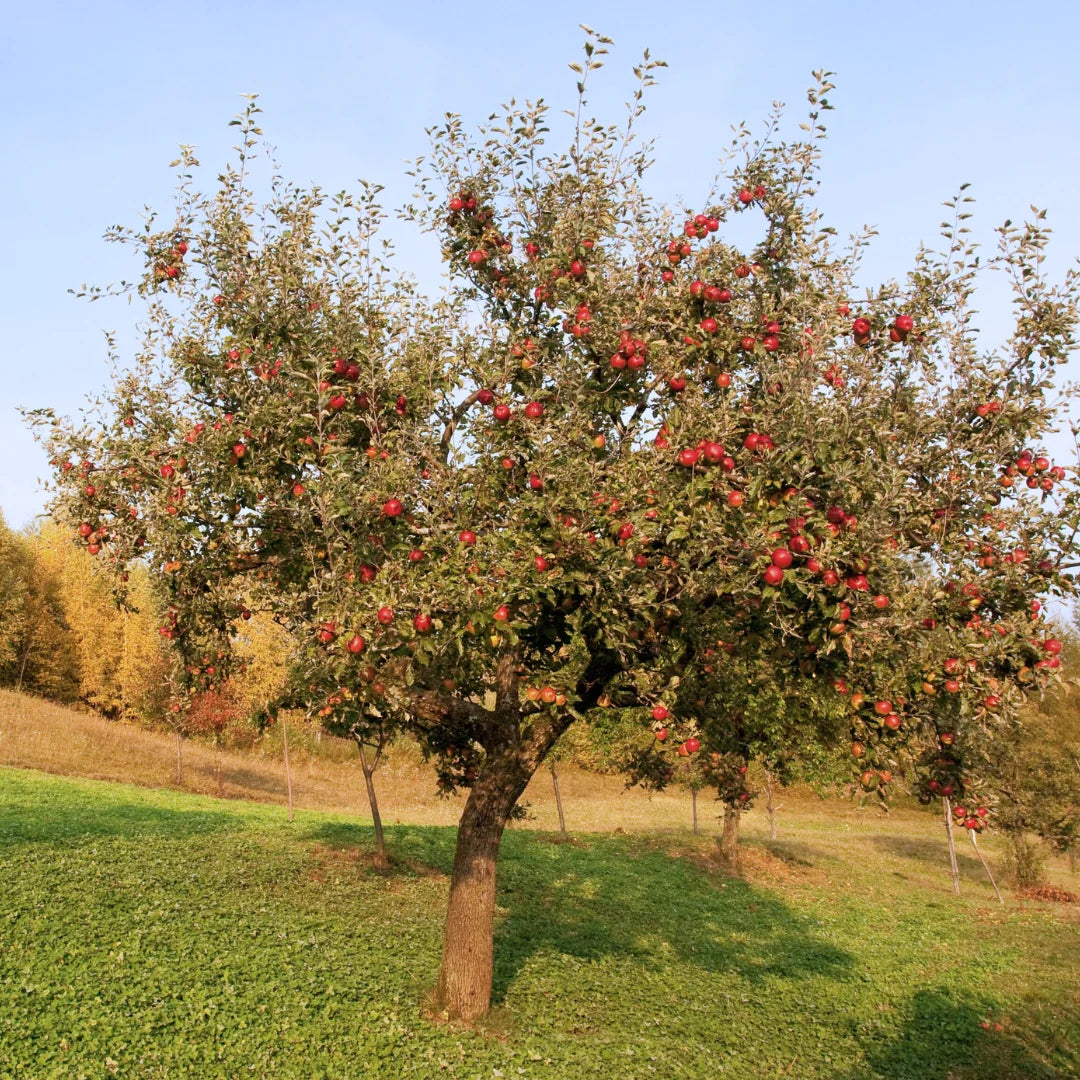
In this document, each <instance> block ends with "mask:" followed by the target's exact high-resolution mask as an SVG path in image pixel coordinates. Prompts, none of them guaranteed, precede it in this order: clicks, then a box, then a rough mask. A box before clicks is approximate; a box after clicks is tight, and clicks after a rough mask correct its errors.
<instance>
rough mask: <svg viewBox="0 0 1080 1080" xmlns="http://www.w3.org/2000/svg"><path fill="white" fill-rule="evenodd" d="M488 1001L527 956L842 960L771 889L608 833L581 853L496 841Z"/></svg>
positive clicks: (785, 963) (843, 955)
mask: <svg viewBox="0 0 1080 1080" xmlns="http://www.w3.org/2000/svg"><path fill="white" fill-rule="evenodd" d="M504 852H505V857H504V859H503V861H502V865H501V866H500V889H499V904H500V906H502V907H503V908H505V909H507V911H508V914H507V917H506V918H505V919H504V920H503V921H502V922H501V924H500V925H499V926H498V929H497V931H496V937H495V981H494V987H493V1000H494V1001H495V1002H500V1001H502V1000H503V998H504V997H505V996H506V994H507V992H508V990H509V988H510V986H511V985H512V984H513V982H514V980H515V978H516V977H517V975H518V973H519V972H520V971H521V970H522V968H523V967H525V965H526V964H527V963H528V962H529V960H530V958H531V957H532V956H533V955H535V954H543V953H560V954H563V955H565V956H570V957H573V958H575V959H577V960H586V961H588V960H598V959H600V958H602V957H608V956H615V957H619V958H625V959H628V960H632V961H633V962H634V963H635V964H637V965H641V966H644V967H645V968H646V969H654V970H658V971H659V970H664V969H666V968H667V967H669V966H670V965H671V964H672V963H678V964H680V965H684V964H690V965H693V966H696V967H699V968H701V969H702V970H704V971H709V972H731V973H732V974H737V975H738V976H740V977H741V978H743V979H746V980H748V981H749V982H751V983H752V984H753V983H760V982H761V981H762V980H764V979H766V978H767V977H777V976H779V977H783V978H802V977H808V976H822V975H825V976H827V977H828V978H831V979H838V980H842V979H846V978H847V977H848V973H849V972H850V971H851V969H852V967H853V963H854V961H853V958H852V956H851V955H850V954H849V953H847V952H845V951H843V950H842V949H838V948H836V947H835V946H833V945H830V944H828V943H827V942H825V941H823V940H822V939H821V938H820V937H818V936H817V935H816V934H814V933H813V931H812V930H811V929H810V928H809V927H808V926H807V923H806V920H805V919H802V918H800V917H798V916H796V915H795V914H794V913H793V912H792V911H791V910H790V909H789V908H788V907H787V906H786V905H785V904H783V903H781V902H780V901H779V900H777V899H776V897H775V896H773V895H772V894H770V893H768V892H765V891H762V890H759V889H755V888H754V887H752V886H751V885H748V884H747V883H746V882H745V881H742V880H741V879H739V878H733V877H724V876H720V875H716V874H710V873H708V872H707V871H705V870H702V869H700V868H699V867H698V866H696V865H694V863H692V862H690V861H689V860H686V859H680V858H674V857H672V856H671V855H669V854H666V853H665V852H663V851H658V850H655V849H648V848H645V847H644V846H643V845H636V850H635V845H634V844H633V842H632V841H622V840H619V839H614V838H609V837H603V838H601V837H592V838H589V840H588V842H587V843H586V844H585V845H583V846H581V847H577V846H571V845H551V844H544V845H540V844H537V843H536V841H535V839H533V838H531V837H529V836H528V835H527V834H524V833H518V832H515V833H513V834H510V835H509V836H508V837H507V839H506V840H504Z"/></svg>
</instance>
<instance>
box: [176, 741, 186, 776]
mask: <svg viewBox="0 0 1080 1080" xmlns="http://www.w3.org/2000/svg"><path fill="white" fill-rule="evenodd" d="M180 746H181V741H180V729H179V728H177V729H176V783H177V785H181V784H183V782H184V779H183V774H182V772H181V758H180Z"/></svg>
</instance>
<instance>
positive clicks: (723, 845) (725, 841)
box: [720, 806, 739, 870]
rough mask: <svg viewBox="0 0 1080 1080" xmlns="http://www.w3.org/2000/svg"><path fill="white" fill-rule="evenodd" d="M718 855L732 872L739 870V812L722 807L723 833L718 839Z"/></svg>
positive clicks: (735, 809) (732, 808)
mask: <svg viewBox="0 0 1080 1080" xmlns="http://www.w3.org/2000/svg"><path fill="white" fill-rule="evenodd" d="M720 854H721V856H722V857H723V859H724V862H726V863H727V864H728V866H730V867H731V869H732V870H737V869H738V868H739V810H738V808H737V807H734V806H725V807H724V832H723V835H722V836H721V837H720Z"/></svg>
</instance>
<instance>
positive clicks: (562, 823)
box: [551, 761, 566, 836]
mask: <svg viewBox="0 0 1080 1080" xmlns="http://www.w3.org/2000/svg"><path fill="white" fill-rule="evenodd" d="M551 784H552V787H554V788H555V807H556V809H557V810H558V811H559V832H561V833H562V834H563V836H565V835H566V818H565V817H563V808H562V792H560V791H559V774H558V773H557V772H556V771H555V762H554V761H553V762H552V763H551Z"/></svg>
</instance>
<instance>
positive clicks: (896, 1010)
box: [0, 769, 1080, 1080]
mask: <svg viewBox="0 0 1080 1080" xmlns="http://www.w3.org/2000/svg"><path fill="white" fill-rule="evenodd" d="M845 820H846V819H845ZM913 820H916V822H918V821H924V822H927V824H926V832H925V834H924V835H925V836H926V837H928V838H932V837H933V835H934V834H933V833H932V832H931V827H930V825H929V823H928V821H927V819H913ZM908 828H910V825H909V826H908ZM890 829H891V831H889V830H886V829H885V828H884V826H883V825H882V823H881V821H880V820H879V819H874V820H872V821H871V822H870V823H869V827H866V826H865V825H858V824H856V825H855V826H852V825H850V823H848V824H846V825H843V824H838V823H837V821H833V823H832V826H831V830H830V827H829V825H828V823H827V819H826V818H821V819H820V820H815V821H812V822H811V823H810V825H809V826H808V827H806V828H805V829H803V830H802V831H801V832H799V833H798V836H799V837H800V839H799V840H797V841H795V842H789V843H786V844H777V845H773V846H771V848H769V849H768V850H767V849H766V846H764V845H758V846H757V847H756V848H751V849H750V851H749V853H748V855H749V857H748V863H749V864H750V865H751V866H757V867H758V870H759V872H758V873H756V874H755V875H754V879H755V880H756V881H757V883H756V884H751V883H748V882H747V881H744V880H741V879H738V878H730V877H724V876H722V875H720V874H718V873H716V872H715V871H714V870H712V869H710V867H709V865H708V860H707V856H708V850H709V846H710V842H709V841H705V840H701V841H695V840H693V839H692V838H690V837H688V836H686V835H674V836H666V837H647V836H646V837H641V836H638V837H626V836H617V835H615V836H612V835H608V836H600V835H588V834H581V835H578V836H577V837H576V838H575V841H574V842H573V843H569V844H561V843H552V842H550V841H551V837H550V836H545V835H543V834H538V833H534V832H530V831H528V830H525V829H515V830H513V831H511V832H509V833H508V834H507V836H506V839H505V841H504V846H503V860H502V863H501V870H500V875H501V876H500V896H499V903H500V920H499V929H498V936H497V941H496V952H497V963H496V972H495V999H496V1009H495V1011H494V1013H493V1014H492V1018H491V1022H490V1024H489V1026H488V1028H487V1029H486V1030H485V1031H484V1032H482V1033H480V1032H472V1031H463V1030H455V1029H453V1028H450V1027H448V1026H446V1025H443V1024H439V1023H434V1022H431V1021H430V1020H428V1019H426V1018H425V1017H424V1015H423V1010H422V1002H423V998H424V995H425V993H426V991H427V989H428V988H429V987H430V986H431V985H432V983H433V981H434V978H435V973H436V969H437V966H438V960H439V948H440V935H441V929H442V918H443V905H444V903H445V895H446V877H445V875H446V873H447V872H448V870H449V867H450V862H451V858H452V845H453V830H450V829H444V828H437V827H414V826H397V827H393V828H391V829H389V830H388V834H389V844H390V848H391V851H392V853H393V856H394V868H393V870H392V871H391V872H389V873H386V874H380V873H377V872H376V871H375V870H374V869H372V867H371V865H370V862H369V861H368V860H367V858H366V853H367V851H368V850H369V844H370V841H371V833H370V829H368V828H365V827H363V826H362V825H358V824H356V823H355V822H350V821H347V820H345V819H342V818H337V817H333V816H331V815H326V814H316V813H301V814H299V815H298V816H297V819H296V821H295V822H293V823H291V824H290V823H289V822H288V821H287V820H286V818H285V815H284V812H283V811H281V810H280V809H279V808H276V807H271V806H263V805H253V804H245V803H237V802H224V801H219V800H213V799H209V798H203V797H196V796H188V795H182V794H178V793H173V792H165V791H155V790H147V789H142V788H134V787H128V786H124V785H114V784H105V783H100V782H96V781H88V780H71V779H60V778H55V777H50V776H45V775H42V774H38V773H33V772H21V771H17V770H10V769H0V1077H3V1078H8V1077H20V1078H27V1080H50V1078H61V1077H63V1078H65V1080H67V1078H75V1077H94V1078H97V1077H102V1078H107V1077H109V1076H118V1077H139V1078H144V1077H145V1078H161V1080H165V1078H168V1080H176V1078H180V1077H193V1078H194V1077H198V1078H200V1080H211V1078H216V1077H227V1078H229V1080H234V1078H237V1077H242V1076H250V1077H296V1078H298V1080H300V1078H303V1080H314V1078H318V1077H325V1078H331V1077H332V1078H342V1080H344V1078H349V1080H355V1078H364V1077H385V1078H394V1080H396V1078H398V1077H438V1076H444V1075H445V1076H452V1077H461V1078H470V1080H471V1078H474V1077H482V1078H485V1080H486V1078H489V1077H498V1076H503V1077H518V1078H522V1077H524V1078H559V1080H576V1078H578V1077H582V1078H584V1077H601V1078H612V1080H616V1078H617V1080H630V1078H646V1077H663V1078H667V1077H693V1078H710V1080H712V1078H714V1077H725V1078H726V1077H738V1078H741V1077H747V1078H751V1077H752V1078H755V1080H758V1078H769V1077H800V1078H806V1077H830V1078H837V1080H864V1078H866V1080H869V1078H875V1077H886V1078H890V1080H893V1078H895V1080H900V1078H912V1080H916V1078H917V1080H935V1078H941V1080H946V1078H950V1080H977V1078H979V1080H986V1078H1015V1080H1019V1078H1025V1080H1039V1078H1049V1077H1066V1076H1075V1075H1077V1074H1078V1072H1080V1056H1078V1051H1080V1030H1078V1028H1077V1020H1076V1017H1077V1011H1078V1005H1080V1001H1078V999H1077V985H1076V973H1077V971H1078V970H1080V927H1078V923H1077V919H1076V918H1075V916H1074V915H1072V913H1071V912H1070V911H1069V909H1068V908H1065V907H1062V906H1058V907H1052V906H1041V907H1040V906H1032V905H1026V906H1018V905H1016V904H1015V903H1010V904H1009V906H1007V907H1006V908H1004V909H1002V908H999V907H998V906H997V905H996V904H995V905H994V906H990V905H989V904H988V903H987V902H986V893H985V890H982V889H978V890H977V889H976V888H975V886H973V885H972V886H971V887H970V888H969V887H968V886H965V888H966V892H967V894H968V895H965V897H963V898H961V899H960V900H955V899H954V898H953V897H952V896H951V895H949V894H947V893H946V892H945V891H944V889H943V888H941V887H940V885H941V884H942V882H941V880H940V879H942V878H943V875H944V870H943V868H942V867H941V866H940V863H939V862H938V861H937V860H939V857H940V852H939V851H938V850H937V849H936V847H935V844H934V842H933V840H932V839H927V840H926V841H925V842H924V841H923V840H922V839H921V838H920V837H918V836H914V837H910V838H907V837H906V836H905V834H904V833H903V832H902V831H900V832H898V831H897V829H896V828H895V826H890ZM840 833H844V834H845V835H844V837H843V842H842V843H833V844H831V845H830V842H829V837H830V836H831V835H833V834H836V835H839V834H840ZM762 868H764V869H762ZM967 869H968V870H969V871H970V870H971V867H970V866H969V867H968V868H967ZM924 879H932V880H934V881H935V882H936V884H935V885H934V886H932V887H930V886H927V885H925V884H923V881H924ZM980 1021H990V1022H991V1024H992V1025H993V1024H994V1023H1000V1024H1001V1026H1002V1030H1001V1031H995V1030H994V1029H993V1027H991V1029H990V1030H984V1029H982V1028H981V1027H980Z"/></svg>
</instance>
